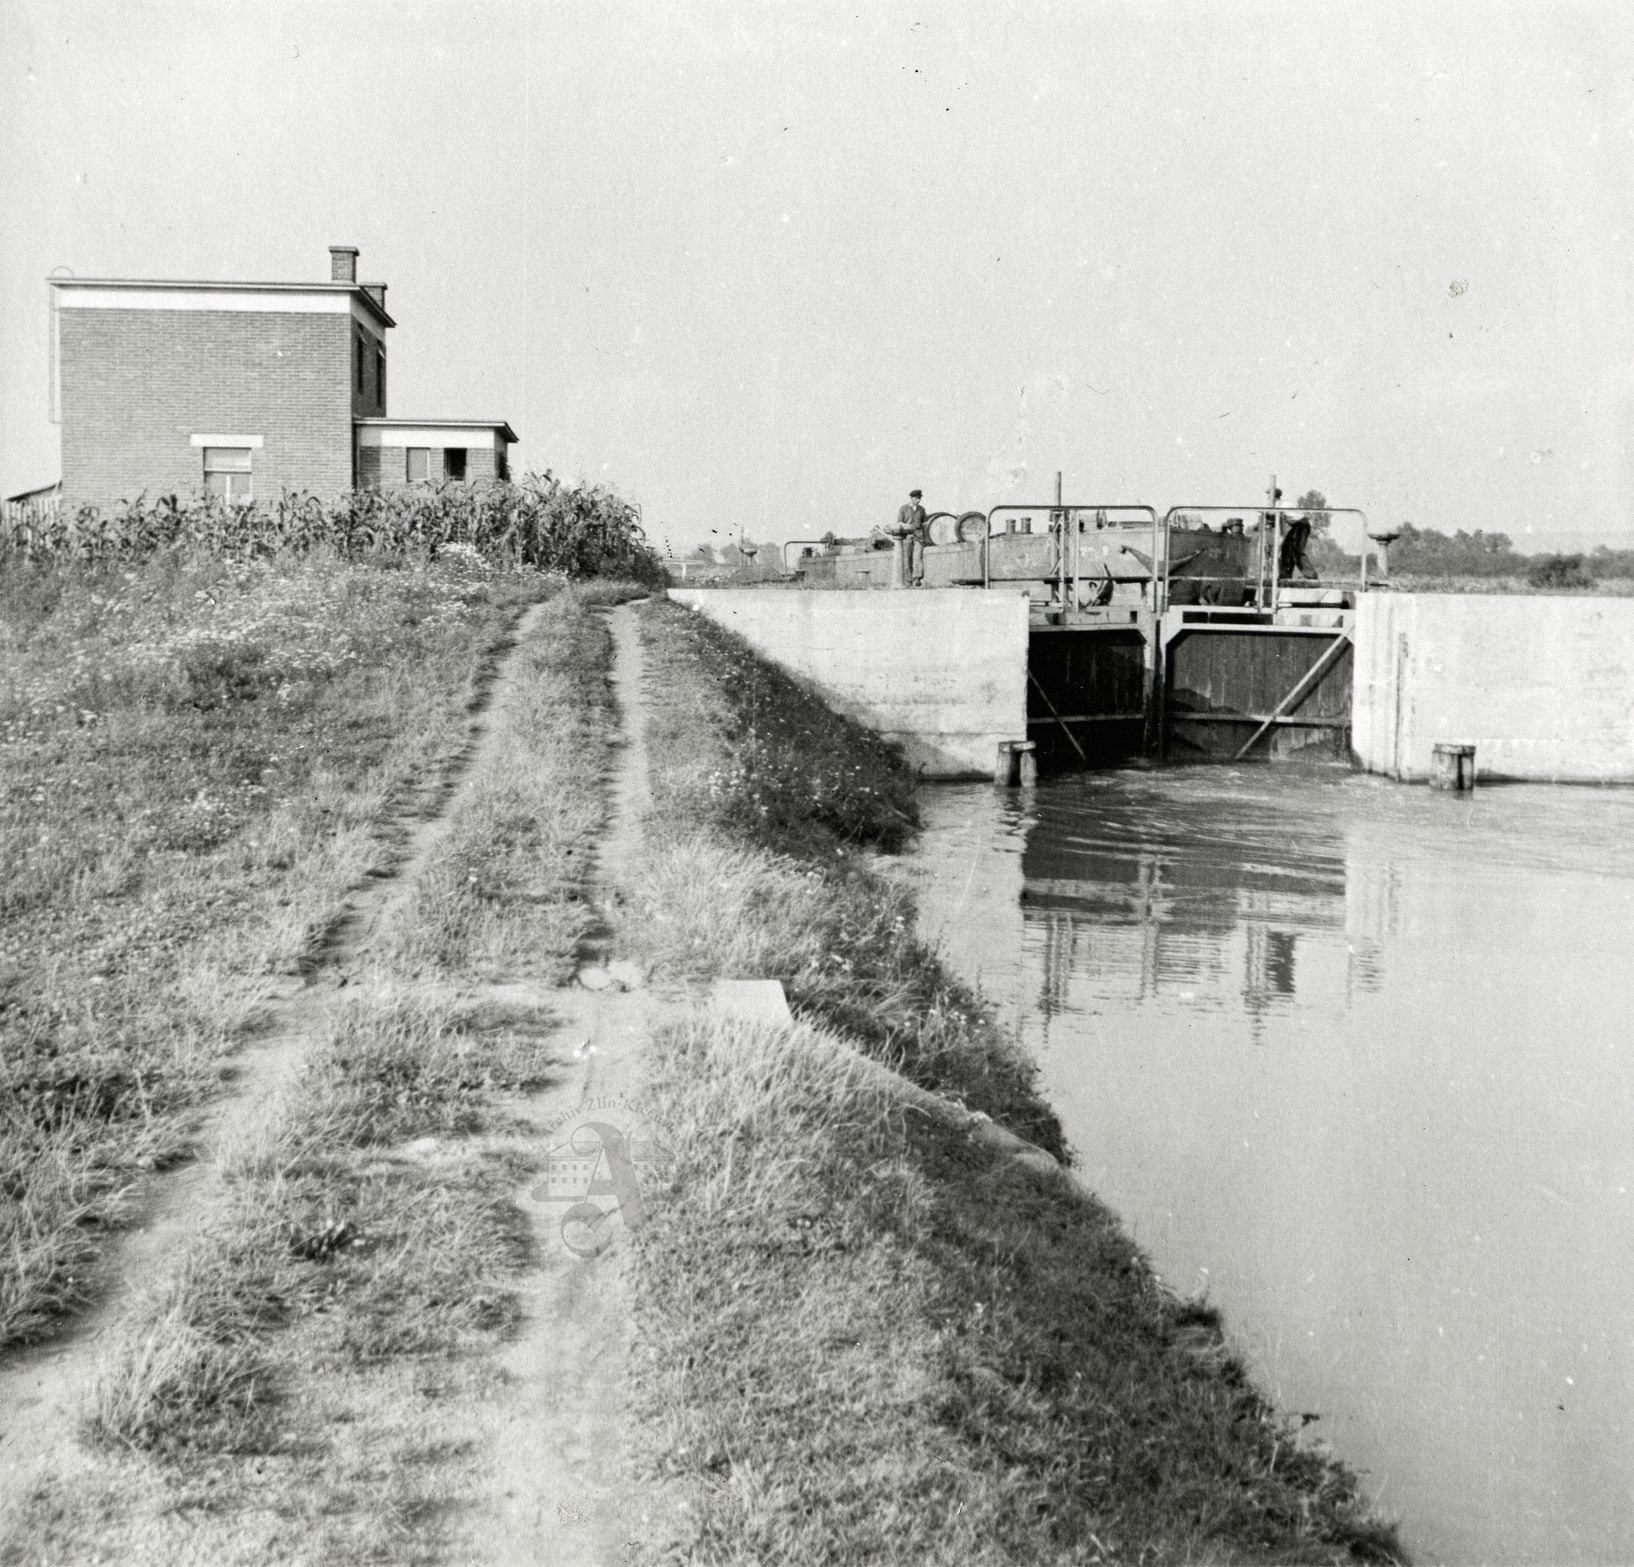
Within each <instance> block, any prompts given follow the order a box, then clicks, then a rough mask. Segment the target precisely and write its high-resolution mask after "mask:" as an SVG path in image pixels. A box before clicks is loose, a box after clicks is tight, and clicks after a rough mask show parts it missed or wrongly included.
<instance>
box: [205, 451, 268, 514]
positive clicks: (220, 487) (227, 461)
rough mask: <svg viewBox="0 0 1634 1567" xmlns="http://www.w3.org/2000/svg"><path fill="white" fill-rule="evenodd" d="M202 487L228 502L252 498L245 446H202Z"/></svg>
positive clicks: (252, 490) (241, 501)
mask: <svg viewBox="0 0 1634 1567" xmlns="http://www.w3.org/2000/svg"><path fill="white" fill-rule="evenodd" d="M204 488H205V490H206V492H207V493H208V494H211V495H219V496H220V497H221V498H222V499H223V500H224V501H227V502H229V503H243V502H246V501H249V500H252V499H254V494H255V492H254V489H253V487H252V484H251V474H250V448H249V447H247V446H206V447H205V448H204Z"/></svg>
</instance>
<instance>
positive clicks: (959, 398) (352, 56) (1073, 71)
mask: <svg viewBox="0 0 1634 1567" xmlns="http://www.w3.org/2000/svg"><path fill="white" fill-rule="evenodd" d="M1631 206H1634V7H1631V6H1628V5H1627V4H1624V3H1610V0H1605V3H1597V4H1574V3H1550V4H1536V3H1526V0H1505V3H1501V4H1497V3H1465V0H1456V3H1454V0H1413V3H1411V4H1394V3H1389V0H1386V3H1363V0H1352V3H1345V4H1331V3H1325V0H1289V3H1275V4H1260V3H1233V0H1217V3H1213V4H1206V5H1192V4H1166V3H1161V0H1145V3H1140V4H1133V3H1131V4H1124V3H1118V0H1084V3H1077V4H1052V3H1049V0H1027V3H1026V4H1023V5H1008V4H1000V3H992V0H990V3H985V4H967V3H963V0H943V3H939V4H935V5H931V4H929V3H921V4H917V5H910V6H902V5H896V4H890V3H886V4H880V3H873V0H870V3H869V4H867V5H866V6H864V5H862V4H861V3H860V0H858V3H854V4H851V5H834V4H802V3H799V0H790V3H778V4H772V3H766V4H754V5H750V4H727V3H720V4H689V3H685V0H679V3H678V0H665V3H664V4H661V5H658V4H653V3H651V0H642V3H628V4H623V3H600V4H588V3H577V0H563V3H553V4H533V5H529V4H525V3H523V0H483V3H466V0H437V3H404V0H391V3H385V0H349V3H347V4H335V3H332V0H324V3H318V4H308V3H279V0H207V3H189V0H120V3H119V4H117V5H116V4H112V3H110V0H94V3H92V0H0V493H11V492H13V491H16V490H20V489H23V488H26V487H31V486H33V485H37V484H42V483H46V482H49V481H51V480H53V479H55V478H56V477H57V475H58V471H59V470H58V432H57V429H56V427H55V426H53V425H52V424H51V423H50V422H49V405H48V398H47V373H48V371H47V333H46V328H47V289H46V285H45V282H44V279H45V277H46V275H47V274H48V273H50V272H51V271H52V270H53V269H54V268H67V269H69V270H70V271H71V272H72V273H74V274H75V275H77V276H80V277H138V278H222V279H244V280H258V281H259V280H280V281H321V280H324V279H326V278H327V277H328V275H329V274H328V252H327V248H328V246H330V245H339V244H350V245H356V246H358V247H359V248H360V250H361V252H362V259H361V272H360V275H361V276H362V277H363V278H365V279H367V280H370V281H373V280H376V279H379V280H383V281H385V282H387V283H388V284H389V286H390V293H389V296H388V305H389V308H390V310H391V312H392V314H393V316H394V317H395V318H396V320H397V321H398V323H399V325H398V326H397V328H396V329H395V330H394V331H393V333H392V336H391V339H390V351H391V367H392V368H391V408H390V412H391V413H392V415H393V416H394V417H398V416H409V417H426V418H437V417H452V418H463V417H470V418H504V419H507V420H509V421H510V423H511V425H512V426H513V427H514V428H515V429H516V430H517V431H518V433H519V435H520V437H521V442H520V446H519V448H518V449H517V451H516V453H515V454H514V457H515V459H516V460H517V461H518V462H519V463H520V464H521V465H522V466H524V467H526V468H532V469H545V468H549V469H551V470H552V471H554V472H555V473H556V474H558V475H560V476H563V477H566V478H569V479H575V478H583V479H588V480H594V481H597V482H601V483H606V484H610V485H612V486H614V487H615V488H616V489H617V490H619V492H620V493H622V494H624V495H625V496H627V497H628V498H630V499H631V500H634V501H636V502H638V503H639V504H640V505H641V507H642V510H643V517H644V519H645V521H646V525H647V527H648V531H649V532H650V533H651V534H652V535H653V536H654V538H655V539H656V540H657V541H658V542H659V543H660V544H662V545H667V546H668V547H670V548H672V549H673V550H674V551H675V552H676V553H680V552H682V551H684V550H685V549H686V548H687V547H688V546H690V545H692V544H694V543H695V542H697V541H699V540H711V539H712V540H714V541H716V542H720V541H723V540H725V539H728V538H731V537H735V536H737V535H738V534H739V533H740V532H743V533H747V534H748V535H749V536H751V537H753V538H755V539H758V540H761V541H767V540H771V541H781V540H784V539H788V538H812V537H817V536H820V535H821V534H823V533H825V532H827V531H829V530H833V531H835V532H837V533H840V534H855V533H859V532H863V531H866V530H867V529H868V528H869V527H871V526H874V525H878V524H884V523H886V522H888V521H889V520H890V519H891V517H892V516H894V513H895V510H896V507H897V506H898V505H899V504H900V503H901V501H902V500H903V499H904V498H905V495H906V492H907V491H908V489H910V488H922V489H923V490H924V492H925V501H926V505H927V506H928V507H930V508H931V509H932V510H950V511H961V510H966V509H970V508H980V509H982V510H987V509H990V508H991V507H992V506H994V505H996V504H999V503H1001V502H1018V501H1019V502H1026V501H1033V500H1047V499H1048V498H1050V497H1051V496H1053V494H1054V490H1055V475H1056V473H1057V472H1058V471H1059V472H1061V473H1063V475H1064V479H1063V486H1064V492H1065V495H1066V498H1067V499H1068V500H1069V501H1076V502H1081V503H1090V502H1144V503H1147V504H1150V505H1153V506H1157V507H1159V508H1160V509H1162V508H1166V507H1169V506H1174V505H1185V504H1221V505H1232V506H1242V505H1247V504H1252V503H1253V502H1254V501H1255V500H1256V499H1257V498H1262V497H1263V496H1264V493H1265V489H1266V486H1267V484H1268V482H1269V480H1270V477H1271V475H1272V474H1275V475H1276V476H1277V480H1278V483H1279V484H1280V485H1281V486H1282V487H1283V489H1284V490H1285V492H1286V493H1287V495H1288V496H1289V497H1290V498H1292V497H1294V496H1297V495H1298V494H1300V493H1301V492H1303V491H1305V490H1307V489H1309V488H1313V487H1314V488H1317V489H1320V490H1321V491H1322V492H1323V493H1324V494H1325V495H1326V496H1327V498H1328V500H1329V501H1330V502H1332V503H1333V504H1335V505H1342V506H1353V507H1359V508H1361V509H1363V510H1365V512H1366V513H1367V514H1368V517H1369V518H1370V519H1371V520H1372V521H1373V523H1374V525H1375V526H1378V525H1379V524H1381V523H1383V524H1399V523H1401V522H1402V521H1410V522H1413V523H1414V524H1416V525H1417V526H1419V527H1433V528H1439V529H1442V530H1445V531H1449V532H1450V531H1453V530H1455V529H1458V528H1468V529H1475V528H1485V529H1488V530H1498V531H1502V532H1505V533H1508V534H1510V535H1511V536H1512V537H1513V538H1514V539H1515V541H1516V542H1517V544H1519V545H1520V546H1521V547H1523V548H1580V547H1583V546H1584V545H1585V544H1592V543H1595V542H1601V541H1604V542H1608V543H1612V544H1616V545H1621V546H1626V547H1634V459H1631V453H1630V430H1631V428H1634V423H1631V421H1634V289H1631V287H1630V281H1631V276H1634V274H1631V268H1630V262H1631V251H1634V214H1631Z"/></svg>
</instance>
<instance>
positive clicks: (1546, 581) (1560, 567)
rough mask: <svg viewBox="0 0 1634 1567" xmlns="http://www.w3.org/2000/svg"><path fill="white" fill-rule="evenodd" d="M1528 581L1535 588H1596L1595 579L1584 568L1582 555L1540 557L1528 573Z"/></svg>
mask: <svg viewBox="0 0 1634 1567" xmlns="http://www.w3.org/2000/svg"><path fill="white" fill-rule="evenodd" d="M1526 581H1527V584H1528V585H1529V586H1531V587H1534V588H1592V587H1593V586H1594V578H1593V577H1592V576H1591V575H1590V574H1589V572H1588V570H1587V568H1586V567H1585V566H1584V564H1583V557H1582V556H1581V555H1540V556H1538V558H1537V559H1536V560H1535V561H1534V562H1533V563H1532V567H1531V569H1530V570H1529V571H1528V572H1527V573H1526Z"/></svg>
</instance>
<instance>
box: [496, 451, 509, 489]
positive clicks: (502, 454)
mask: <svg viewBox="0 0 1634 1567" xmlns="http://www.w3.org/2000/svg"><path fill="white" fill-rule="evenodd" d="M494 474H495V476H496V477H497V478H498V479H499V482H500V483H501V484H509V483H510V482H511V456H510V449H509V448H508V447H505V446H501V447H499V449H498V450H497V451H496V452H495V453H494Z"/></svg>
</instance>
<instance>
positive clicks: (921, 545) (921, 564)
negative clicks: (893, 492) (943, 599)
mask: <svg viewBox="0 0 1634 1567" xmlns="http://www.w3.org/2000/svg"><path fill="white" fill-rule="evenodd" d="M923 497H924V491H923V490H909V491H908V502H907V504H906V505H905V506H903V507H902V508H901V509H900V510H899V511H898V512H897V514H896V527H895V528H893V529H892V530H891V531H892V532H893V533H895V534H896V536H897V537H898V538H899V539H901V540H902V585H903V586H904V587H911V588H916V587H918V586H919V584H920V583H921V582H923V581H924V579H925V508H924V507H923V506H921V505H920V504H919V502H920V500H921V499H922V498H923Z"/></svg>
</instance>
